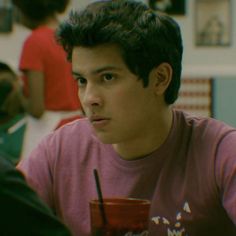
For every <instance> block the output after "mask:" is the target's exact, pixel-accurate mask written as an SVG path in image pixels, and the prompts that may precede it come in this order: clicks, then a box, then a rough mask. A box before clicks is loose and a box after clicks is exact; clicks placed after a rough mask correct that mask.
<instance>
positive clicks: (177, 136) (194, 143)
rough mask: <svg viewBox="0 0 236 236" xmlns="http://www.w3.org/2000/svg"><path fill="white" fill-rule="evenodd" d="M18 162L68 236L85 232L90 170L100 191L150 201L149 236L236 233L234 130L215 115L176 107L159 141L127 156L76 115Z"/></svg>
mask: <svg viewBox="0 0 236 236" xmlns="http://www.w3.org/2000/svg"><path fill="white" fill-rule="evenodd" d="M19 168H20V169H21V170H22V171H23V172H25V174H26V176H27V179H28V181H29V183H30V185H31V186H32V187H33V188H34V189H35V190H36V191H37V192H38V193H39V195H40V196H41V197H42V198H43V200H44V201H45V202H46V203H47V204H48V205H49V206H50V207H51V208H52V209H53V210H54V211H55V213H56V214H57V215H58V216H59V217H60V218H61V219H62V220H63V221H64V222H65V224H67V225H68V227H69V228H70V229H71V231H72V232H73V235H77V236H88V235H89V234H90V219H89V201H90V200H91V199H94V198H97V193H96V186H95V181H94V176H93V169H94V168H97V170H98V172H99V174H100V179H101V185H102V190H103V195H104V197H114V196H116V197H124V196H128V197H134V198H145V199H150V200H151V201H152V205H151V211H150V235H160V236H162V235H180V236H186V235H188V236H203V235H208V236H209V235H214V236H217V235H221V236H222V235H227V236H228V235H229V236H231V235H236V226H235V225H236V129H234V128H232V127H229V126H227V125H225V124H223V123H221V122H219V121H216V120H214V119H208V118H198V117H194V116H191V115H189V114H186V113H183V112H181V111H174V119H173V125H172V128H171V131H170V133H169V135H168V137H167V139H166V140H165V142H164V144H163V145H162V146H161V147H160V148H158V149H157V150H156V151H155V152H153V153H151V154H150V155H147V156H145V157H143V158H141V159H138V160H133V161H127V160H123V159H122V158H121V157H120V156H119V155H118V154H117V153H116V152H115V151H114V149H113V147H112V145H110V144H103V143H101V142H100V141H99V140H98V139H97V137H96V136H95V135H94V134H93V131H92V129H91V126H90V124H89V122H88V120H87V119H81V120H78V121H75V122H73V123H70V124H68V125H65V126H64V127H62V128H61V129H59V130H57V131H55V132H54V133H52V134H50V135H49V136H47V137H46V138H45V139H44V140H43V141H42V142H41V143H40V145H39V146H38V148H36V149H35V150H34V151H33V153H32V154H31V156H30V158H28V159H25V160H23V161H22V162H21V163H20V165H19Z"/></svg>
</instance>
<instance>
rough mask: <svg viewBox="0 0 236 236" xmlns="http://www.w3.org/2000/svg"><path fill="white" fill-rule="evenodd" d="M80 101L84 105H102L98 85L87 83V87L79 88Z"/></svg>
mask: <svg viewBox="0 0 236 236" xmlns="http://www.w3.org/2000/svg"><path fill="white" fill-rule="evenodd" d="M79 94H80V96H79V97H80V101H81V102H82V104H83V106H84V107H98V106H101V105H102V98H101V94H100V90H99V88H98V86H96V85H95V84H90V83H87V85H86V87H85V88H82V89H79Z"/></svg>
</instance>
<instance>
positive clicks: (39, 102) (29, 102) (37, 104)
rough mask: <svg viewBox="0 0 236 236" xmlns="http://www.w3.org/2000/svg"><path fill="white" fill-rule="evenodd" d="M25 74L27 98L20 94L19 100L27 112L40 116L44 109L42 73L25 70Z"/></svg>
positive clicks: (36, 116)
mask: <svg viewBox="0 0 236 236" xmlns="http://www.w3.org/2000/svg"><path fill="white" fill-rule="evenodd" d="M25 74H26V76H27V78H28V81H29V98H28V99H27V98H25V97H24V96H21V98H20V99H21V102H22V104H23V106H24V108H25V110H26V111H27V112H28V113H29V114H31V115H32V116H34V117H35V118H40V117H41V116H42V115H43V113H44V110H45V107H44V75H43V73H42V72H39V71H25Z"/></svg>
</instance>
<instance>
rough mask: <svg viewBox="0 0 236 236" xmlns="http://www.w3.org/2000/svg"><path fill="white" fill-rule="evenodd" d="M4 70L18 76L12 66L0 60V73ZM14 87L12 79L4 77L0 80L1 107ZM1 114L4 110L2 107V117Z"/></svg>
mask: <svg viewBox="0 0 236 236" xmlns="http://www.w3.org/2000/svg"><path fill="white" fill-rule="evenodd" d="M4 72H7V73H10V74H12V75H13V77H16V74H15V72H14V71H13V70H12V69H11V67H10V66H8V65H7V64H6V63H3V62H0V74H1V73H4ZM12 89H13V85H12V81H9V80H4V79H3V80H0V107H1V106H2V105H3V103H4V102H5V99H6V97H7V96H8V94H10V92H11V91H12ZM1 115H2V111H1V109H0V117H1Z"/></svg>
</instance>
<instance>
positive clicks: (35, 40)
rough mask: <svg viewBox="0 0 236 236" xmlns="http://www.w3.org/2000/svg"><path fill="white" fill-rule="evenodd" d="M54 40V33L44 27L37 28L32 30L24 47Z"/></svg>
mask: <svg viewBox="0 0 236 236" xmlns="http://www.w3.org/2000/svg"><path fill="white" fill-rule="evenodd" d="M52 39H54V31H53V30H51V29H49V28H46V27H39V28H36V29H34V30H33V31H32V32H31V34H30V35H29V36H28V37H27V38H26V40H25V42H24V46H27V45H31V44H36V45H37V44H40V42H44V41H49V40H50V41H53V40H52Z"/></svg>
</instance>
